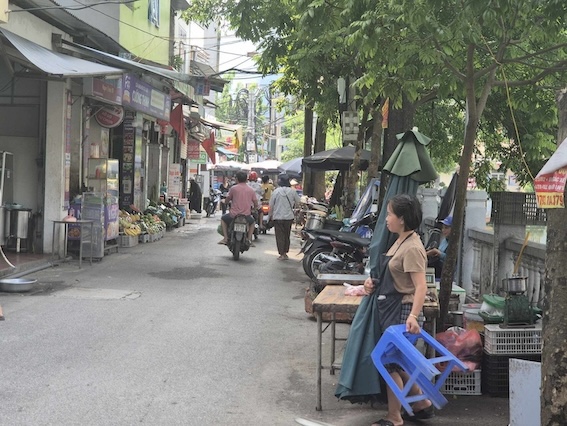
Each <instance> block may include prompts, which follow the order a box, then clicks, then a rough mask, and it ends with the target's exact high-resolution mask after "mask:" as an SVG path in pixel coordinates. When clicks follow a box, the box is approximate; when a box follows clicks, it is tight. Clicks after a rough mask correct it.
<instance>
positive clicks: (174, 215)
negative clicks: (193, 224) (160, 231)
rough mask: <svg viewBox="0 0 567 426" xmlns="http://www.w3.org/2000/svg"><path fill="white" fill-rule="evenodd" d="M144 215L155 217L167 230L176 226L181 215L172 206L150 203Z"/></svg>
mask: <svg viewBox="0 0 567 426" xmlns="http://www.w3.org/2000/svg"><path fill="white" fill-rule="evenodd" d="M144 214H146V215H147V214H151V215H154V216H157V217H158V218H159V219H160V220H161V221H162V222H163V223H165V226H166V227H167V228H173V227H174V226H176V225H177V223H178V222H179V220H180V219H181V217H182V216H183V214H182V213H181V211H180V210H178V209H177V208H176V207H174V206H171V205H170V206H167V205H164V204H159V205H158V204H155V203H150V205H149V206H148V208H147V209H146V210H145V211H144Z"/></svg>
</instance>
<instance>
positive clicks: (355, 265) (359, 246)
mask: <svg viewBox="0 0 567 426" xmlns="http://www.w3.org/2000/svg"><path fill="white" fill-rule="evenodd" d="M369 245H370V239H369V238H361V237H359V236H358V235H356V234H350V233H349V234H345V235H337V236H336V237H334V238H333V241H331V246H332V247H333V251H332V252H331V254H329V255H324V256H321V262H322V263H321V265H319V272H320V273H322V274H342V273H346V274H362V273H364V269H365V267H366V261H367V259H368V246H369Z"/></svg>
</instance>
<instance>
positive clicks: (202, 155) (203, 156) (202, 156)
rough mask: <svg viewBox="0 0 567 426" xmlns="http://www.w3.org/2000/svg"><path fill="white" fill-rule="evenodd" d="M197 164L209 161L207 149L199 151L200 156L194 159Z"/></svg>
mask: <svg viewBox="0 0 567 426" xmlns="http://www.w3.org/2000/svg"><path fill="white" fill-rule="evenodd" d="M193 162H194V163H197V164H206V163H207V153H206V152H205V151H201V152H199V158H198V159H197V160H194V161H193Z"/></svg>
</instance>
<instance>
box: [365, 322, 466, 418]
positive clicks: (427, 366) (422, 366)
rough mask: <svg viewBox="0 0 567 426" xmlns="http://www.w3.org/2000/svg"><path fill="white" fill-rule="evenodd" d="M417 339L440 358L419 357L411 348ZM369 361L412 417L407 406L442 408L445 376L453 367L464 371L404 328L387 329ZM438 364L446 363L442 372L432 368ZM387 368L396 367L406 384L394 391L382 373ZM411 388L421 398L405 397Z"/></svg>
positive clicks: (424, 336)
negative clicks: (428, 403) (423, 403)
mask: <svg viewBox="0 0 567 426" xmlns="http://www.w3.org/2000/svg"><path fill="white" fill-rule="evenodd" d="M418 339H423V340H424V342H425V343H427V344H428V345H430V346H431V347H432V348H433V349H435V351H436V352H437V353H438V354H439V355H440V356H437V357H435V358H426V357H425V356H423V354H422V353H421V352H420V351H419V350H418V349H417V348H416V347H415V343H416V342H417V340H418ZM371 357H372V361H373V362H374V365H375V366H376V368H377V369H378V371H379V372H380V375H381V376H382V377H383V378H384V381H385V382H386V384H387V385H388V386H389V387H390V388H391V389H392V391H393V392H394V394H395V395H396V397H397V398H398V399H399V400H400V402H401V404H402V406H403V407H404V408H405V410H406V411H407V412H408V414H409V415H413V410H412V408H411V405H410V404H411V403H414V402H417V401H421V400H424V399H429V400H430V401H431V403H432V404H433V405H434V406H435V407H436V408H437V409H441V408H443V407H444V406H445V404H447V402H448V401H447V399H446V398H445V397H444V396H443V395H442V394H441V392H440V391H439V389H440V388H441V386H442V385H443V383H444V382H445V380H446V379H447V376H449V374H450V373H451V370H452V369H453V367H457V368H459V369H461V370H463V371H467V370H468V368H467V366H466V365H465V364H464V363H463V362H461V361H460V360H459V359H458V358H457V357H455V356H454V355H453V354H452V353H451V352H449V350H448V349H447V348H446V347H444V346H443V345H442V344H441V343H439V342H438V341H437V340H435V338H433V337H432V336H431V335H429V334H428V333H427V332H425V331H424V330H423V329H421V331H420V332H419V333H418V334H411V333H408V332H406V325H405V324H400V325H392V326H390V327H388V328H387V329H386V331H385V332H384V333H383V334H382V337H381V338H380V340H379V341H378V343H377V344H376V347H375V348H374V350H373V351H372V354H371ZM441 362H446V363H447V365H446V367H445V370H444V371H443V372H441V371H439V369H438V368H437V367H436V366H435V364H438V363H441ZM387 364H397V365H399V366H400V367H401V368H402V369H403V370H404V371H405V372H406V373H407V374H408V375H409V380H408V381H407V382H406V384H405V385H404V388H403V389H400V388H399V387H398V385H397V384H396V382H395V381H394V380H393V379H392V376H391V375H390V373H389V372H388V371H387V370H386V367H385V365H387ZM436 376H440V377H439V378H438V379H437V381H436V382H435V383H432V380H433V379H434V378H435V377H436ZM414 384H417V385H418V386H419V387H420V388H421V390H422V392H423V394H422V395H409V392H410V390H411V388H412V386H413V385H414Z"/></svg>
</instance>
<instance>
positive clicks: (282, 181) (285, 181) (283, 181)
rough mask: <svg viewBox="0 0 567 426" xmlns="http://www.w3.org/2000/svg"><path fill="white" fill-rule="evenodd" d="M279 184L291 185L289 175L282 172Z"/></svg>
mask: <svg viewBox="0 0 567 426" xmlns="http://www.w3.org/2000/svg"><path fill="white" fill-rule="evenodd" d="M278 186H290V185H289V176H288V175H286V174H285V173H284V174H281V175H279V176H278Z"/></svg>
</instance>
